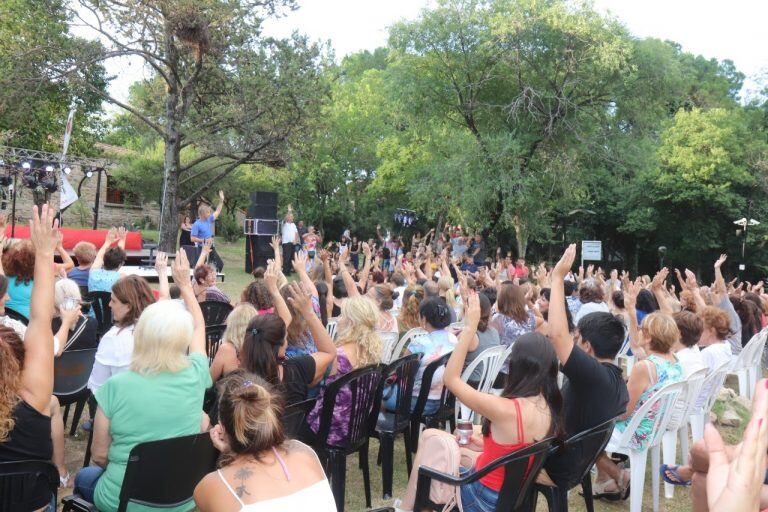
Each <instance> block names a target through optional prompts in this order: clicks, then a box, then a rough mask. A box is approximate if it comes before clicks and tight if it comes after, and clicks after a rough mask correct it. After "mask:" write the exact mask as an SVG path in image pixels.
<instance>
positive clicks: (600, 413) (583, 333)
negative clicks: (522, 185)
mask: <svg viewBox="0 0 768 512" xmlns="http://www.w3.org/2000/svg"><path fill="white" fill-rule="evenodd" d="M575 258H576V245H575V244H571V245H570V246H568V248H567V249H566V251H565V253H564V254H563V256H562V258H560V261H558V263H557V265H555V268H554V269H553V270H552V274H551V276H550V281H551V290H550V301H549V313H548V317H547V318H548V320H547V321H548V324H549V340H550V342H551V343H552V346H553V348H554V349H555V353H556V354H557V358H558V359H559V360H560V364H561V365H562V372H563V373H564V374H565V376H566V377H567V379H566V381H565V382H564V384H563V389H562V393H563V405H564V426H565V434H566V436H567V437H571V436H573V435H575V434H578V433H579V432H583V431H585V430H588V429H590V428H592V427H595V426H597V425H600V424H601V423H604V422H606V421H608V420H610V419H613V418H616V417H617V416H619V415H621V414H623V413H624V411H625V410H626V407H627V402H628V401H629V393H628V391H627V385H626V384H625V383H624V379H623V378H622V375H621V369H620V368H619V367H618V366H616V365H615V364H614V363H613V360H614V358H615V357H616V354H617V353H618V352H619V350H620V349H621V345H622V343H623V341H624V323H623V322H622V321H621V319H619V318H617V317H615V316H613V315H612V314H610V313H602V312H596V313H590V314H589V315H586V316H584V317H583V318H582V319H581V321H580V322H579V323H578V325H577V327H576V331H575V335H574V336H572V335H571V333H570V332H569V330H568V318H567V316H566V313H565V308H566V302H565V276H566V275H567V274H568V272H569V271H570V269H571V267H572V266H573V262H574V259H575ZM580 458H581V454H580V453H578V449H573V450H569V451H568V452H566V453H560V452H558V453H556V454H553V455H551V456H550V457H549V458H548V459H547V462H546V464H545V471H542V473H541V475H540V477H539V481H540V482H542V483H546V484H548V485H564V484H565V482H566V481H568V480H569V478H570V477H571V476H572V475H571V474H570V471H571V468H572V467H573V465H574V461H577V460H580ZM617 492H618V491H617Z"/></svg>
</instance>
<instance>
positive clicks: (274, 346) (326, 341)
mask: <svg viewBox="0 0 768 512" xmlns="http://www.w3.org/2000/svg"><path fill="white" fill-rule="evenodd" d="M285 288H287V294H286V295H287V296H288V300H289V302H290V303H291V304H292V306H293V310H294V311H296V312H297V313H298V314H300V315H302V316H303V317H304V318H305V321H306V323H307V325H308V326H309V329H310V331H311V332H312V334H313V336H314V338H315V339H316V340H317V352H315V353H313V354H310V355H299V356H296V357H293V358H291V359H286V358H285V352H286V349H287V348H288V343H287V339H286V335H285V334H286V329H285V322H284V321H283V320H282V319H281V318H280V317H279V316H277V315H272V314H266V315H259V316H256V317H254V318H253V319H252V320H251V321H250V323H249V324H248V327H247V328H246V329H245V340H244V341H243V346H242V349H241V351H240V366H241V368H243V369H245V370H246V371H248V372H251V373H255V374H256V375H259V376H260V377H261V378H263V379H264V380H266V381H267V382H269V383H270V384H272V385H274V386H277V387H278V388H281V389H282V390H283V391H284V393H285V399H286V403H288V404H292V403H295V402H301V401H302V400H305V399H306V398H307V393H308V389H309V388H310V387H312V386H315V385H316V384H317V383H318V382H320V380H321V379H322V378H323V376H324V375H325V372H326V370H327V369H328V366H329V365H331V364H333V361H334V359H335V358H336V347H335V346H334V344H333V341H331V337H330V335H329V334H328V331H326V329H325V327H324V326H323V324H322V323H321V322H320V319H319V318H318V317H317V315H316V314H315V312H314V311H313V310H312V300H311V298H310V294H309V292H308V291H307V290H305V289H303V288H302V287H301V286H300V285H299V284H297V283H292V284H289V285H287V286H285ZM276 300H278V301H279V302H282V297H280V298H279V299H276ZM282 307H283V304H278V308H282Z"/></svg>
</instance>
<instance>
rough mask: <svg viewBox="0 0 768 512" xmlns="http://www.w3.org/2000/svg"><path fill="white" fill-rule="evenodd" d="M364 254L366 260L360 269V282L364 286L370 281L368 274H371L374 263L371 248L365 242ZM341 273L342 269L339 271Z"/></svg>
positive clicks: (340, 264)
mask: <svg viewBox="0 0 768 512" xmlns="http://www.w3.org/2000/svg"><path fill="white" fill-rule="evenodd" d="M363 254H364V255H365V260H364V263H363V270H361V271H360V276H359V279H358V282H359V283H361V284H362V285H363V286H364V285H365V284H366V283H368V274H370V272H371V263H372V260H371V248H370V247H368V244H367V243H363ZM345 261H346V260H345ZM342 266H343V265H342V261H341V259H339V268H341V267H342ZM339 273H341V271H339ZM351 278H352V276H350V279H351ZM344 284H345V285H346V284H347V282H346V281H344ZM355 290H357V288H355ZM347 293H349V289H347ZM350 297H351V295H350Z"/></svg>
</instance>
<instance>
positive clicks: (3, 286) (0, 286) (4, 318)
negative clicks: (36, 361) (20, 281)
mask: <svg viewBox="0 0 768 512" xmlns="http://www.w3.org/2000/svg"><path fill="white" fill-rule="evenodd" d="M8 299H10V297H9V296H8V278H7V277H5V276H4V275H2V274H0V325H4V326H6V327H10V328H11V329H13V330H14V332H15V333H16V334H18V335H19V337H20V338H21V339H24V333H26V332H27V326H26V325H24V324H23V323H21V322H20V321H19V320H16V319H14V318H11V317H9V316H8V315H6V314H5V303H6V302H8Z"/></svg>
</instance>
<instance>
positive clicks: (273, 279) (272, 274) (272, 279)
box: [264, 260, 280, 293]
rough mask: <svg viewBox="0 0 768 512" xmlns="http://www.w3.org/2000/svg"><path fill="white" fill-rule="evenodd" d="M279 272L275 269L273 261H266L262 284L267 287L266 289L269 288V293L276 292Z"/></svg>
mask: <svg viewBox="0 0 768 512" xmlns="http://www.w3.org/2000/svg"><path fill="white" fill-rule="evenodd" d="M279 273H280V271H279V269H278V268H277V265H276V264H275V260H268V261H267V270H266V272H264V284H266V285H267V288H269V291H270V292H273V293H274V292H276V291H278V288H277V278H278V275H279Z"/></svg>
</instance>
